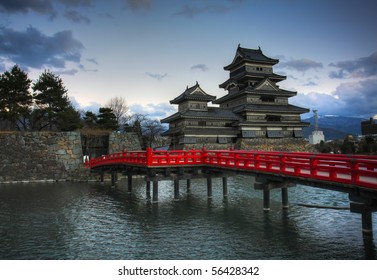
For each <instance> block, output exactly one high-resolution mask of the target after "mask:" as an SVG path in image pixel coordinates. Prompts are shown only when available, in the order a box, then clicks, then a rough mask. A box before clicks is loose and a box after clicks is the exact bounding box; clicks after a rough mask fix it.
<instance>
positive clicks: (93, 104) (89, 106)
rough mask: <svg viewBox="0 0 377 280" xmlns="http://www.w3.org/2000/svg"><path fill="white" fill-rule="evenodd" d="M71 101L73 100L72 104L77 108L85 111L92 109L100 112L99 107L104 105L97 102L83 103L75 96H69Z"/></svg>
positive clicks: (96, 112)
mask: <svg viewBox="0 0 377 280" xmlns="http://www.w3.org/2000/svg"><path fill="white" fill-rule="evenodd" d="M69 101H71V104H72V106H73V107H75V108H76V109H77V110H80V111H84V112H86V111H91V112H93V113H95V114H98V112H99V108H100V107H102V105H101V104H99V103H97V102H90V103H89V104H87V105H82V104H80V103H79V102H78V101H77V100H76V98H75V97H74V96H69Z"/></svg>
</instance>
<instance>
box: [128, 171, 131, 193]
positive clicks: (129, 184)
mask: <svg viewBox="0 0 377 280" xmlns="http://www.w3.org/2000/svg"><path fill="white" fill-rule="evenodd" d="M127 187H128V192H129V193H130V192H132V174H128V175H127Z"/></svg>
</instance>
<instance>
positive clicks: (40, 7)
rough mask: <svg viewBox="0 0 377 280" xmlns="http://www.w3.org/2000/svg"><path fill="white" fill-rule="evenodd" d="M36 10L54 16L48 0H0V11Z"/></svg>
mask: <svg viewBox="0 0 377 280" xmlns="http://www.w3.org/2000/svg"><path fill="white" fill-rule="evenodd" d="M31 11H33V12H36V13H39V14H43V15H49V16H51V17H55V16H56V11H55V10H54V8H53V6H52V4H51V1H48V0H33V1H30V0H17V1H15V0H2V1H0V12H3V13H10V14H17V13H22V14H27V13H29V12H31Z"/></svg>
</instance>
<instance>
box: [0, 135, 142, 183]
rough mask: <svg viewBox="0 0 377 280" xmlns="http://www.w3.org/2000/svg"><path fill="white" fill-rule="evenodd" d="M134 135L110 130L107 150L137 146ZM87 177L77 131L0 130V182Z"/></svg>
mask: <svg viewBox="0 0 377 280" xmlns="http://www.w3.org/2000/svg"><path fill="white" fill-rule="evenodd" d="M135 139H137V137H136V136H135V135H133V133H129V134H116V133H111V134H110V135H109V150H110V152H115V151H121V150H123V149H128V150H139V149H140V144H139V143H137V141H136V140H135ZM90 179H92V176H91V174H90V173H89V170H87V169H85V168H84V166H83V149H82V144H81V135H80V133H79V132H7V133H4V132H2V133H0V183H1V182H15V181H16V182H30V181H65V180H80V181H81V180H83V181H85V180H90Z"/></svg>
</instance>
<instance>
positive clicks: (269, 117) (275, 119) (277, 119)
mask: <svg viewBox="0 0 377 280" xmlns="http://www.w3.org/2000/svg"><path fill="white" fill-rule="evenodd" d="M280 120H281V116H274V115H267V116H266V121H268V122H280Z"/></svg>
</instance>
